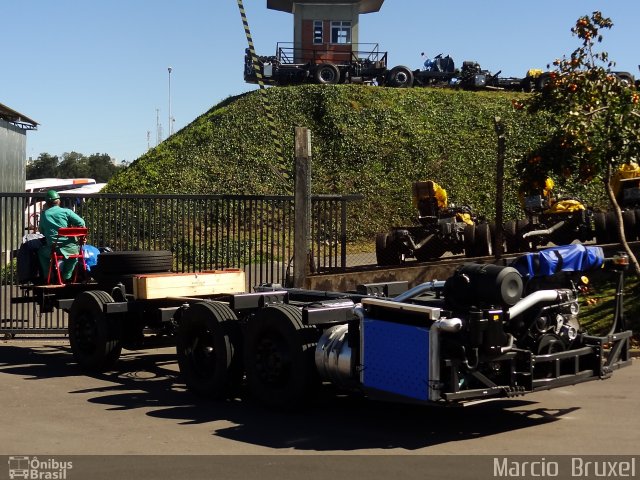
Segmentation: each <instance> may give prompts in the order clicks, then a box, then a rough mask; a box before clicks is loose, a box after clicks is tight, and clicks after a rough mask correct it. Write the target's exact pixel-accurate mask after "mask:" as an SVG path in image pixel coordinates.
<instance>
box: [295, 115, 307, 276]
mask: <svg viewBox="0 0 640 480" xmlns="http://www.w3.org/2000/svg"><path fill="white" fill-rule="evenodd" d="M295 157H296V158H295V195H294V217H295V218H294V241H293V286H294V287H296V288H304V284H305V280H306V278H307V274H308V273H309V262H308V259H309V255H310V252H311V251H310V248H309V246H310V239H311V132H310V131H309V129H308V128H306V127H296V129H295Z"/></svg>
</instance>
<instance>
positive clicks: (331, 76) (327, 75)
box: [320, 68, 336, 83]
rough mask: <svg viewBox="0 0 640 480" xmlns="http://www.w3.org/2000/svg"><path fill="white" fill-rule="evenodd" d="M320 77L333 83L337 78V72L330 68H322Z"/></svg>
mask: <svg viewBox="0 0 640 480" xmlns="http://www.w3.org/2000/svg"><path fill="white" fill-rule="evenodd" d="M320 78H321V79H322V81H324V82H327V83H333V82H335V80H336V73H335V72H334V71H333V70H332V69H330V68H323V69H322V70H320Z"/></svg>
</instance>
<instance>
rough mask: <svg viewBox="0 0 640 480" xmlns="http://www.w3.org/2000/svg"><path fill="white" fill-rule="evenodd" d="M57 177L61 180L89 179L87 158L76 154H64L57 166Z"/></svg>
mask: <svg viewBox="0 0 640 480" xmlns="http://www.w3.org/2000/svg"><path fill="white" fill-rule="evenodd" d="M58 176H59V177H61V178H81V177H91V172H90V171H89V165H88V163H87V157H85V156H84V155H83V154H81V153H78V152H65V153H63V154H62V161H61V162H60V165H58Z"/></svg>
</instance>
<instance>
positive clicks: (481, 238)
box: [475, 223, 493, 257]
mask: <svg viewBox="0 0 640 480" xmlns="http://www.w3.org/2000/svg"><path fill="white" fill-rule="evenodd" d="M475 237H476V238H475V253H476V255H477V256H480V257H487V256H489V255H493V245H492V243H491V229H490V227H489V224H488V223H481V224H479V225H477V226H476V232H475Z"/></svg>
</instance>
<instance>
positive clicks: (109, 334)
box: [68, 290, 122, 373]
mask: <svg viewBox="0 0 640 480" xmlns="http://www.w3.org/2000/svg"><path fill="white" fill-rule="evenodd" d="M112 302H113V298H111V296H110V295H109V294H108V293H107V292H103V291H100V290H92V291H87V292H82V293H81V294H80V295H78V296H77V297H76V298H75V300H74V301H73V303H72V304H71V310H70V311H69V327H68V328H69V343H70V344H71V351H72V353H73V358H74V359H75V361H76V362H77V363H78V365H80V367H81V368H83V369H84V370H87V371H90V372H95V373H99V372H103V371H105V370H108V369H110V368H111V367H113V365H114V364H115V363H116V361H117V360H118V358H119V357H120V353H121V351H122V345H121V331H120V322H119V320H118V319H117V318H115V317H108V316H107V315H106V314H105V313H104V306H105V304H107V303H112Z"/></svg>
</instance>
